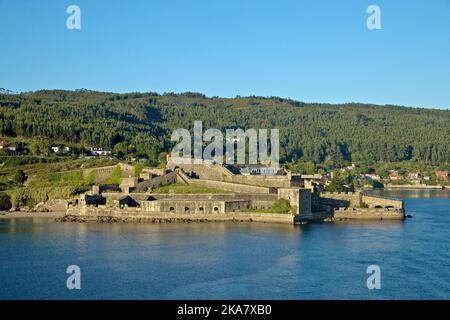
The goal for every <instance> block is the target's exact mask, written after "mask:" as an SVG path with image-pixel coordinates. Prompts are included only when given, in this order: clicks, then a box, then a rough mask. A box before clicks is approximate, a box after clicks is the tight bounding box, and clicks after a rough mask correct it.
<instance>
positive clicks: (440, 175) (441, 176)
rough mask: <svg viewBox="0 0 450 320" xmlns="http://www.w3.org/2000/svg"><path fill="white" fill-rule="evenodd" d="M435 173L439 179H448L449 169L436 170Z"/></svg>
mask: <svg viewBox="0 0 450 320" xmlns="http://www.w3.org/2000/svg"><path fill="white" fill-rule="evenodd" d="M434 174H435V175H436V179H437V180H441V181H448V171H447V170H445V171H435V172H434Z"/></svg>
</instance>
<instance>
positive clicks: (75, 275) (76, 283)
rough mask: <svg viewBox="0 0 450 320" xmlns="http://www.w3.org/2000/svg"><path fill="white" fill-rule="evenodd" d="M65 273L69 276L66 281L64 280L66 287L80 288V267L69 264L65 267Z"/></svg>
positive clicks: (71, 288) (70, 288)
mask: <svg viewBox="0 0 450 320" xmlns="http://www.w3.org/2000/svg"><path fill="white" fill-rule="evenodd" d="M66 273H67V274H70V276H69V277H68V278H67V281H66V286H67V289H69V290H73V289H77V290H80V289H81V269H80V267H79V266H77V265H74V264H73V265H70V266H68V267H67V270H66Z"/></svg>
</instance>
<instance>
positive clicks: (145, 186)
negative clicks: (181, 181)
mask: <svg viewBox="0 0 450 320" xmlns="http://www.w3.org/2000/svg"><path fill="white" fill-rule="evenodd" d="M177 179H178V175H177V173H176V172H169V173H167V174H164V175H162V176H159V177H155V178H153V179H150V180H147V181H144V182H140V183H138V185H137V187H136V191H137V192H146V191H147V190H152V189H156V188H159V187H162V186H166V185H168V184H172V183H175V182H177Z"/></svg>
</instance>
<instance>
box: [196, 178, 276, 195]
mask: <svg viewBox="0 0 450 320" xmlns="http://www.w3.org/2000/svg"><path fill="white" fill-rule="evenodd" d="M189 183H190V184H192V185H196V186H202V187H206V188H216V189H222V190H226V191H231V192H236V193H265V194H269V193H270V188H266V187H258V186H249V185H244V184H237V183H230V182H223V181H213V180H200V179H190V182H189Z"/></svg>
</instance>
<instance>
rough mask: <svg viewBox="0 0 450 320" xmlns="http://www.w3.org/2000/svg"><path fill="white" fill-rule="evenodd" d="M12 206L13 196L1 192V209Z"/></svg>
mask: <svg viewBox="0 0 450 320" xmlns="http://www.w3.org/2000/svg"><path fill="white" fill-rule="evenodd" d="M11 207H12V204H11V198H10V197H9V196H8V195H7V194H6V193H0V210H9V209H11Z"/></svg>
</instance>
